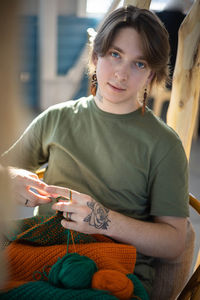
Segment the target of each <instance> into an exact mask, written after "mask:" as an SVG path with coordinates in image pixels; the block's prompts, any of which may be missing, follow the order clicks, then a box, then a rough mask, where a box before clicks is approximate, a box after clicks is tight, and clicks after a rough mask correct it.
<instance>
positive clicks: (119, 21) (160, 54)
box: [91, 5, 170, 83]
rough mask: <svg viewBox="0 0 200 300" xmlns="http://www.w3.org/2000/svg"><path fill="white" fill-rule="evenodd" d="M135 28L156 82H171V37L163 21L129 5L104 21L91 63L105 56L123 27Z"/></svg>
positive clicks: (94, 44)
mask: <svg viewBox="0 0 200 300" xmlns="http://www.w3.org/2000/svg"><path fill="white" fill-rule="evenodd" d="M126 27H131V28H134V29H135V30H136V31H137V32H138V33H139V34H140V36H141V41H142V45H143V51H144V53H143V54H144V57H145V60H146V61H147V63H148V65H149V67H150V69H151V70H152V71H153V72H154V78H153V81H154V82H157V83H162V82H166V80H168V61H169V51H170V46H169V38H168V32H167V30H166V29H165V27H164V25H163V24H162V22H161V21H160V19H159V18H158V17H157V16H156V15H155V14H154V13H153V12H151V11H149V10H147V9H140V8H137V7H134V6H132V5H129V6H127V7H121V8H119V9H116V10H114V11H113V12H112V13H111V14H110V15H109V16H108V17H107V18H106V19H105V21H104V22H103V24H102V25H101V27H100V28H99V30H98V32H97V35H96V37H95V39H94V43H93V49H92V53H91V61H93V59H94V57H95V56H96V55H97V56H105V55H106V53H107V51H108V50H109V48H110V46H111V44H112V42H113V39H114V38H115V35H116V33H117V32H118V31H119V29H121V28H126Z"/></svg>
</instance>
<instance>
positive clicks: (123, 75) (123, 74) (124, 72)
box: [115, 65, 128, 81]
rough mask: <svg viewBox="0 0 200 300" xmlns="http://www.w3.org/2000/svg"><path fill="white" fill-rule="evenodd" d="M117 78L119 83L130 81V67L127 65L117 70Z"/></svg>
mask: <svg viewBox="0 0 200 300" xmlns="http://www.w3.org/2000/svg"><path fill="white" fill-rule="evenodd" d="M115 78H117V79H118V80H119V81H126V80H127V79H128V67H127V66H125V65H123V66H118V68H117V69H116V70H115Z"/></svg>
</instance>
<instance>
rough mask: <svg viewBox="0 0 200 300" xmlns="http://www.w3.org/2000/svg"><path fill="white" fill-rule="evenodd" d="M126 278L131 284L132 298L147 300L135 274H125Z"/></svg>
mask: <svg viewBox="0 0 200 300" xmlns="http://www.w3.org/2000/svg"><path fill="white" fill-rule="evenodd" d="M127 277H128V278H129V279H130V280H132V282H133V285H134V296H138V297H139V298H140V299H141V300H149V296H148V294H147V292H146V290H145V288H144V286H143V284H142V282H141V281H140V280H139V278H138V277H137V276H136V275H135V274H127ZM133 299H135V298H133Z"/></svg>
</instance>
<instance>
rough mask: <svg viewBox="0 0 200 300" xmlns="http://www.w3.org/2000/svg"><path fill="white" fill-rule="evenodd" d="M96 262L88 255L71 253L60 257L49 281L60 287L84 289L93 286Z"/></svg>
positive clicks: (51, 271)
mask: <svg viewBox="0 0 200 300" xmlns="http://www.w3.org/2000/svg"><path fill="white" fill-rule="evenodd" d="M96 271H97V266H96V264H95V262H94V261H93V260H92V259H90V258H89V257H87V256H82V255H79V254H77V253H69V254H67V255H65V256H64V257H63V258H62V259H59V260H58V261H57V262H56V263H55V264H54V265H53V267H52V268H51V270H50V272H49V276H48V279H49V282H50V283H51V284H53V285H55V286H58V287H65V288H71V289H82V288H89V287H91V281H92V276H93V274H94V273H95V272H96Z"/></svg>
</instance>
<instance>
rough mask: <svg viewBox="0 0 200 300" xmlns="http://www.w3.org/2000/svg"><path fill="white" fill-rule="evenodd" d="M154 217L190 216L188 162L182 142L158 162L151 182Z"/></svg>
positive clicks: (151, 208)
mask: <svg viewBox="0 0 200 300" xmlns="http://www.w3.org/2000/svg"><path fill="white" fill-rule="evenodd" d="M150 201H151V207H150V214H151V215H152V216H177V217H188V216H189V204H188V203H189V193H188V161H187V158H186V155H185V151H184V149H183V146H182V144H181V142H177V143H176V145H175V146H174V147H173V148H172V149H170V150H169V151H168V152H167V154H165V156H164V157H163V158H162V159H161V160H160V161H159V162H158V164H157V166H156V168H155V169H154V171H153V173H152V174H151V180H150Z"/></svg>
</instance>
